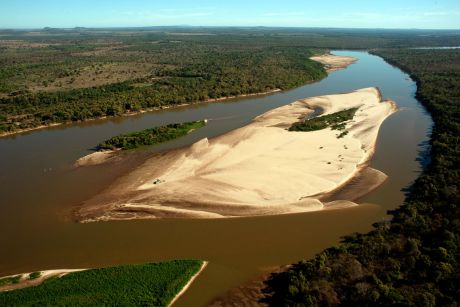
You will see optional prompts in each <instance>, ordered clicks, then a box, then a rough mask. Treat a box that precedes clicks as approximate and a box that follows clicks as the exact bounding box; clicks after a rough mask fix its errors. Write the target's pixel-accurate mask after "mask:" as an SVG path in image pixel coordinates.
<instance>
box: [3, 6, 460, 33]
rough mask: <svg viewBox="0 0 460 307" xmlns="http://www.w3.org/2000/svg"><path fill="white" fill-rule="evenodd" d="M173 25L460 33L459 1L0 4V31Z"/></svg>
mask: <svg viewBox="0 0 460 307" xmlns="http://www.w3.org/2000/svg"><path fill="white" fill-rule="evenodd" d="M171 25H191V26H269V27H270V26H280V27H337V28H418V29H460V0H314V1H311V0H303V1H302V0H277V1H273V0H254V1H251V0H232V1H219V0H213V1H210V0H208V1H200V0H195V1H193V0H192V1H190V0H124V1H121V0H71V1H66V0H0V28H43V27H56V28H73V27H142V26H171Z"/></svg>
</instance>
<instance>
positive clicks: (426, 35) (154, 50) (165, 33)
mask: <svg viewBox="0 0 460 307" xmlns="http://www.w3.org/2000/svg"><path fill="white" fill-rule="evenodd" d="M0 35H1V36H0V37H1V39H0V135H2V134H7V133H13V132H17V131H21V130H25V129H30V128H35V127H40V126H46V125H50V124H54V123H64V122H72V121H84V120H87V119H93V118H99V117H106V116H119V115H123V114H128V113H132V112H137V111H140V110H147V109H152V108H158V109H161V108H163V107H166V106H171V105H179V104H183V103H194V102H199V101H205V100H208V99H215V98H221V97H228V96H236V95H243V94H253V93H260V92H266V91H270V90H273V89H282V90H286V89H291V88H294V87H297V86H299V85H302V84H304V83H308V82H313V81H317V80H319V79H321V78H324V77H325V76H326V72H325V70H324V69H323V67H322V65H320V64H318V63H316V62H314V61H311V60H309V57H310V56H312V55H313V54H319V53H323V52H325V51H326V50H327V49H332V48H334V49H372V48H377V47H380V48H382V47H385V48H390V47H412V46H459V45H460V38H459V36H458V35H457V34H456V32H455V31H447V30H446V31H434V30H371V29H369V30H367V29H362V30H357V29H309V28H269V27H267V28H227V27H220V28H212V27H147V28H127V29H91V28H74V29H54V28H44V29H41V30H37V31H33V32H29V31H26V30H0Z"/></svg>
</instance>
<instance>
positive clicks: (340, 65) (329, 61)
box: [310, 53, 358, 73]
mask: <svg viewBox="0 0 460 307" xmlns="http://www.w3.org/2000/svg"><path fill="white" fill-rule="evenodd" d="M310 59H311V60H313V61H316V62H320V63H321V64H323V65H324V66H325V68H326V71H327V72H328V73H330V72H333V71H336V70H340V69H344V68H346V67H347V66H348V65H351V64H353V63H355V62H356V61H357V60H358V59H356V58H354V57H351V56H339V55H333V54H330V53H327V54H323V55H319V56H313V57H311V58H310Z"/></svg>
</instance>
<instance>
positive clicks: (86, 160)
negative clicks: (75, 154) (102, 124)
mask: <svg viewBox="0 0 460 307" xmlns="http://www.w3.org/2000/svg"><path fill="white" fill-rule="evenodd" d="M115 153H116V151H115V150H105V151H96V152H93V153H92V154H89V155H86V156H84V157H81V158H80V159H78V160H77V161H75V163H74V166H76V167H80V166H87V165H98V164H102V163H105V162H108V161H110V160H112V159H113V158H114V156H115Z"/></svg>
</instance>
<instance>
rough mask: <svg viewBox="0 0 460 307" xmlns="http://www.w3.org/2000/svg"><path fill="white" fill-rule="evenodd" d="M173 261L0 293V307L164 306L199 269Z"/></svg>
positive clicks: (99, 271) (189, 262) (77, 275)
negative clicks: (44, 306)
mask: <svg viewBox="0 0 460 307" xmlns="http://www.w3.org/2000/svg"><path fill="white" fill-rule="evenodd" d="M202 263H203V262H202V261H197V260H174V261H165V262H160V263H149V264H140V265H125V266H119V267H112V268H103V269H92V270H86V271H80V272H74V273H69V274H67V275H65V276H63V277H60V278H57V277H56V278H50V279H47V280H45V281H44V282H43V283H42V284H40V285H38V286H34V287H29V288H23V289H18V290H13V291H8V292H0V305H1V306H36V305H46V306H82V305H84V306H88V305H90V306H167V305H168V304H169V303H170V302H171V301H172V300H173V299H174V297H175V296H176V295H177V294H178V293H179V292H180V291H181V290H182V288H183V287H184V286H185V285H186V284H187V283H188V282H189V280H190V279H191V278H192V276H194V275H195V274H196V273H197V272H198V271H199V270H200V269H201V266H202Z"/></svg>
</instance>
